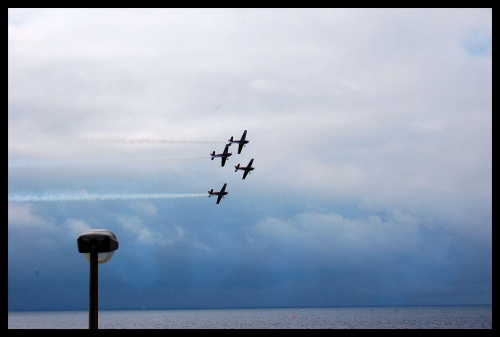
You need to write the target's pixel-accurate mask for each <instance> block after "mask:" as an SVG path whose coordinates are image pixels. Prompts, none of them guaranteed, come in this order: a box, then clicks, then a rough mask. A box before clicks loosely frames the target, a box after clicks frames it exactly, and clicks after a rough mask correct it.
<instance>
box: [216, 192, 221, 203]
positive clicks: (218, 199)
mask: <svg viewBox="0 0 500 337" xmlns="http://www.w3.org/2000/svg"><path fill="white" fill-rule="evenodd" d="M221 199H222V194H219V196H218V197H217V203H219V202H220V200H221Z"/></svg>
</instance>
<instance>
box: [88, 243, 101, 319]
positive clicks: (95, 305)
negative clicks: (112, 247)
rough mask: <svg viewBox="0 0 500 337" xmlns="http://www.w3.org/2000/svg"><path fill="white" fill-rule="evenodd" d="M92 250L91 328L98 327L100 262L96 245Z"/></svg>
mask: <svg viewBox="0 0 500 337" xmlns="http://www.w3.org/2000/svg"><path fill="white" fill-rule="evenodd" d="M93 248H94V249H91V251H90V283H89V284H90V289H89V329H98V325H97V323H98V310H99V301H98V293H99V264H98V262H97V256H98V254H99V253H98V252H97V249H95V247H93Z"/></svg>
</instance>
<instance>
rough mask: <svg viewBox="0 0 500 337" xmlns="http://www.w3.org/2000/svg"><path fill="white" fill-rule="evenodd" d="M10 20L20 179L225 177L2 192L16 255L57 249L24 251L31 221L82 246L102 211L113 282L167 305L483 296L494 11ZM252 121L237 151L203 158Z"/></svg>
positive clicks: (19, 13) (70, 12) (188, 12)
mask: <svg viewBox="0 0 500 337" xmlns="http://www.w3.org/2000/svg"><path fill="white" fill-rule="evenodd" d="M360 23H362V24H360ZM8 24H9V27H8V30H9V32H8V35H9V42H8V43H9V52H8V58H9V67H8V68H9V69H8V72H9V76H8V78H9V81H8V95H9V106H8V129H9V134H8V152H9V177H8V179H9V196H10V195H14V194H16V195H17V194H23V193H25V194H29V195H46V194H53V195H62V194H65V193H66V194H74V193H77V192H79V191H85V193H87V194H89V195H93V194H102V195H131V194H175V195H180V194H199V195H200V196H202V194H205V193H206V191H207V190H209V189H210V188H214V189H215V188H217V186H219V187H220V186H222V184H223V183H228V191H229V193H230V194H229V195H228V197H227V198H226V199H224V201H223V202H221V204H220V205H215V203H214V202H212V201H213V198H212V199H208V198H201V197H200V198H190V199H161V200H152V199H148V200H147V201H146V200H142V201H137V200H121V199H120V200H85V201H73V202H71V203H68V202H57V203H55V202H46V203H37V204H34V203H23V204H18V203H12V202H10V203H9V218H8V222H9V224H8V226H9V262H10V261H16V262H17V261H23V260H35V259H33V258H32V256H31V255H30V254H33V255H36V256H37V259H36V261H37V263H38V261H41V259H44V257H43V256H44V254H40V253H41V252H40V251H36V250H35V247H34V248H33V249H34V250H33V251H29V252H24V253H23V252H20V251H18V250H16V249H14V247H15V246H16V245H18V244H19V242H23V240H24V239H25V238H26V237H25V235H27V234H28V232H30V231H33V232H35V233H36V235H37V236H36V237H35V238H36V240H45V242H46V243H49V242H51V243H55V242H56V241H55V240H59V239H60V240H61V241H59V243H61V242H64V243H65V245H66V244H67V249H68V251H74V252H75V250H76V247H75V242H74V240H75V239H76V236H77V235H79V234H81V232H83V231H85V230H86V229H87V228H107V229H110V230H112V231H113V232H114V233H115V234H116V235H117V237H118V239H119V242H120V248H119V251H118V252H117V253H116V254H115V256H114V257H113V262H112V263H110V264H109V267H107V268H109V269H108V270H109V274H108V275H107V276H103V277H105V278H106V279H105V280H103V281H104V282H105V283H106V282H111V281H112V280H113V281H116V282H117V284H119V286H118V287H116V291H117V292H118V291H123V292H129V291H130V292H134V291H137V293H134V294H136V295H137V296H139V297H140V298H143V297H142V296H146V294H147V295H148V297H147V298H149V299H150V300H151V301H154V302H155V303H160V302H161V301H166V300H165V297H162V296H160V295H159V294H162V293H168V294H169V295H171V298H176V299H177V302H176V304H178V305H180V306H189V305H194V304H200V303H202V302H203V301H202V300H201V299H200V298H201V297H200V296H201V295H202V294H203V293H204V292H205V293H207V292H210V291H209V290H211V291H213V292H212V294H217V295H220V296H215V295H213V296H214V298H215V297H221V298H225V299H227V302H225V303H226V304H228V303H233V304H235V303H238V304H241V305H243V304H244V303H250V302H252V303H253V304H256V303H261V304H266V305H278V304H280V303H286V304H290V303H292V302H293V303H296V304H297V303H304V302H303V301H306V302H307V303H311V304H314V303H322V304H331V303H338V302H336V299H338V298H342V300H341V302H342V303H347V304H353V303H354V304H355V303H358V304H359V303H366V304H368V305H369V304H370V303H389V302H390V303H415V302H419V298H425V299H426V300H428V303H451V302H454V301H455V300H454V299H455V298H469V299H470V298H471V297H469V295H470V294H472V293H473V292H474V293H475V294H477V293H476V291H478V290H477V289H481V290H479V291H478V292H480V293H481V294H479V295H477V296H476V297H475V298H478V301H479V302H481V301H482V300H483V299H484V298H488V296H490V295H491V278H488V272H489V273H491V259H490V258H489V254H490V253H491V234H492V233H491V229H492V76H491V74H492V72H491V69H492V58H491V50H490V49H491V36H492V11H491V9H344V8H338V9H333V8H332V9H300V10H297V9H244V10H242V9H227V8H225V9H224V8H221V9H175V8H171V9H147V8H144V9H126V8H122V9H90V8H89V9H9V23H8ZM243 130H248V135H247V139H248V140H250V143H249V144H248V145H247V146H246V147H245V148H244V149H243V151H242V153H241V154H237V153H236V151H235V148H232V149H231V148H230V149H231V151H232V152H233V156H232V157H230V160H229V161H228V163H227V164H226V166H225V167H220V162H218V161H216V160H214V161H211V160H209V158H208V155H209V153H211V152H212V151H214V150H215V151H217V152H219V151H221V150H222V149H223V143H224V142H226V141H227V139H229V138H230V137H231V136H234V137H239V136H240V135H241V133H242V132H243ZM82 139H86V140H94V141H87V142H85V141H78V140H82ZM113 139H114V140H117V139H118V140H120V141H119V142H116V141H115V142H113V141H110V140H113ZM147 139H149V140H170V142H147V141H141V140H147ZM106 140H107V141H106ZM219 142H220V143H219ZM204 157H206V158H205V159H203V158H204ZM160 158H164V159H166V158H170V159H172V158H177V159H179V158H199V159H196V160H194V159H192V160H187V159H186V160H180V159H179V160H159V159H160ZM250 158H254V159H255V162H254V166H255V167H256V169H255V171H253V172H252V174H251V175H249V176H248V177H247V178H246V179H245V180H241V174H240V173H235V172H234V169H233V165H236V164H238V163H240V164H242V165H245V164H246V163H248V161H249V160H250ZM154 159H158V160H154ZM22 163H25V165H23V164H22ZM26 163H29V164H26ZM43 163H45V164H43ZM47 163H50V164H47ZM49 234H51V236H49ZM45 247H49V245H46V246H45ZM53 247H55V245H54V246H53ZM23 254H26V255H23ZM77 256H78V255H77V253H76V252H75V258H77ZM72 258H73V255H64V256H63V257H61V259H63V260H61V266H67V265H68V264H70V263H71V262H72V261H71V259H72ZM79 259H80V258H79ZM478 261H483V262H478ZM40 263H41V262H40ZM30 267H32V266H30ZM19 268H21V269H22V267H19ZM55 268H56V267H55ZM57 268H58V267H57ZM61 272H62V271H61ZM472 274H473V275H477V277H472V276H470V275H472ZM17 277H19V278H21V276H19V275H18V274H16V273H11V272H10V271H9V284H16V282H15V280H17ZM68 277H70V276H68ZM204 284H205V285H204ZM206 284H208V285H210V287H208V286H207V285H206ZM350 285H353V287H350ZM169 287H170V288H169ZM209 288H210V289H209ZM473 288H474V289H476V290H470V292H469V293H468V294H469V295H463V296H464V297H460V296H459V292H460V291H459V289H461V292H462V293H464V294H465V292H467V291H465V290H464V289H473ZM44 289H48V291H51V289H50V285H49V284H47V285H45V288H44ZM132 289H133V290H132ZM172 289H174V290H177V292H176V291H173V290H172ZM394 289H397V291H395V290H394ZM446 289H454V290H453V291H450V292H448V291H446ZM353 292H356V293H358V294H360V295H359V297H356V298H355V299H354V297H353V298H352V301H351V300H350V299H349V295H351V294H352V293H353ZM179 294H182V296H181V295H179ZM228 294H231V295H233V296H234V298H233V299H229V298H230V297H231V296H229V295H228ZM134 296H135V295H134ZM134 296H132V295H131V297H130V302H127V303H129V304H130V303H135V301H136V298H135V297H134ZM440 296H441V297H440ZM470 296H473V295H470ZM198 297H200V298H198ZM490 297H491V296H490ZM292 298H293V299H294V300H293V301H292V300H291V299H292ZM307 298H310V299H311V300H310V301H309V300H305V299H307ZM182 299H186V301H185V302H183V300H182ZM288 299H290V301H291V302H288ZM313 299H314V300H313ZM479 299H480V300H479ZM316 300H317V301H316ZM248 301H250V302H248ZM294 301H295V302H294ZM301 301H302V302H301ZM423 302H425V301H423V300H422V302H419V303H422V304H425V303H423ZM9 303H15V301H13V302H12V301H9ZM65 303H66V302H65ZM165 303H166V302H165ZM187 303H189V305H188V304H187ZM203 303H205V302H203ZM141 305H142V304H141ZM146 305H147V306H149V305H148V304H147V303H146ZM158 305H160V304H158ZM204 305H206V303H205V304H204ZM298 305H300V304H298ZM68 306H70V305H69V304H68Z"/></svg>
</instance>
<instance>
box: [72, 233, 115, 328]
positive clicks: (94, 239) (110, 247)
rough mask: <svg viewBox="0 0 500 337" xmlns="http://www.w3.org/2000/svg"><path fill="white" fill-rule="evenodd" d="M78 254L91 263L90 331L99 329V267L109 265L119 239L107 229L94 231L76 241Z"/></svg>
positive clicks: (82, 235)
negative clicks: (81, 254)
mask: <svg viewBox="0 0 500 337" xmlns="http://www.w3.org/2000/svg"><path fill="white" fill-rule="evenodd" d="M76 242H77V244H78V252H80V253H84V255H85V259H87V261H88V262H89V263H90V289H89V329H97V321H98V320H97V317H98V316H97V315H98V314H97V312H98V307H99V305H98V276H99V275H98V273H99V270H98V265H99V264H104V263H107V262H108V261H109V260H111V258H112V257H113V253H114V251H115V250H117V249H118V239H117V238H116V236H115V234H114V233H113V232H111V231H109V230H107V229H92V230H89V231H87V232H85V233H83V234H81V235H80V236H79V237H78V239H76Z"/></svg>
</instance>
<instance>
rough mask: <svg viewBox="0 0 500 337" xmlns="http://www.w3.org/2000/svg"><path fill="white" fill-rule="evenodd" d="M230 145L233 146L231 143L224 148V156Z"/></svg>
mask: <svg viewBox="0 0 500 337" xmlns="http://www.w3.org/2000/svg"><path fill="white" fill-rule="evenodd" d="M229 145H231V144H230V143H229V144H226V147H225V148H224V152H223V153H222V154H227V150H228V149H229Z"/></svg>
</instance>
